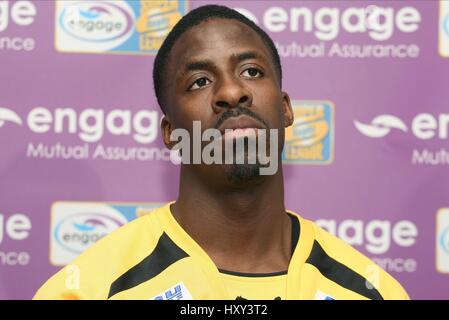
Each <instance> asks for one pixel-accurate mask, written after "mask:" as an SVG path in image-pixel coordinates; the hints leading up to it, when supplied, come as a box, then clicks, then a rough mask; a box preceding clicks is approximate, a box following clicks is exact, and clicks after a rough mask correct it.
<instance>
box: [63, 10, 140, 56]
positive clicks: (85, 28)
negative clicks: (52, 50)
mask: <svg viewBox="0 0 449 320" xmlns="http://www.w3.org/2000/svg"><path fill="white" fill-rule="evenodd" d="M56 11H57V22H56V30H57V36H56V39H57V40H56V45H57V48H58V50H61V51H71V50H73V49H75V48H78V50H80V51H85V50H86V51H100V52H102V51H107V50H110V49H112V48H115V47H118V46H120V45H121V44H123V43H124V42H125V41H126V40H128V39H129V37H130V36H131V34H132V31H133V29H134V20H135V16H134V12H133V10H132V9H131V8H130V7H129V5H128V4H127V3H126V2H123V1H110V2H103V1H102V2H100V1H84V2H81V1H58V2H57V10H56ZM80 45H81V46H80Z"/></svg>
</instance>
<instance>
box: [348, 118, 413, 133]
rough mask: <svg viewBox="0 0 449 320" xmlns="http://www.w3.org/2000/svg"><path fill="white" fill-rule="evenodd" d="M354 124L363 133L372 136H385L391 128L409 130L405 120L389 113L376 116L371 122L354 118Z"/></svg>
mask: <svg viewBox="0 0 449 320" xmlns="http://www.w3.org/2000/svg"><path fill="white" fill-rule="evenodd" d="M354 125H355V127H356V128H357V130H358V131H359V132H360V133H361V134H363V135H365V136H367V137H370V138H382V137H385V136H386V135H387V134H389V133H390V131H391V129H397V130H401V131H404V132H407V126H406V125H405V124H404V122H403V121H402V120H401V119H399V118H398V117H396V116H392V115H389V114H383V115H380V116H377V117H375V118H374V119H373V120H372V121H371V124H364V123H361V122H359V121H357V120H354Z"/></svg>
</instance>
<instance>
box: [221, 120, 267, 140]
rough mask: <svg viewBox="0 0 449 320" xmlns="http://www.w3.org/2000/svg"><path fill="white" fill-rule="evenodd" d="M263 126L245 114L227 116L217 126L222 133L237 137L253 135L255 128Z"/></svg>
mask: <svg viewBox="0 0 449 320" xmlns="http://www.w3.org/2000/svg"><path fill="white" fill-rule="evenodd" d="M263 128H264V126H263V125H262V124H261V123H260V122H259V121H257V120H255V119H254V118H251V117H249V116H247V115H241V116H238V117H233V118H229V119H228V120H226V121H224V122H223V123H222V124H221V126H220V127H219V128H218V129H219V130H220V132H221V134H222V135H225V136H226V137H233V138H237V137H239V136H248V135H255V134H256V129H263Z"/></svg>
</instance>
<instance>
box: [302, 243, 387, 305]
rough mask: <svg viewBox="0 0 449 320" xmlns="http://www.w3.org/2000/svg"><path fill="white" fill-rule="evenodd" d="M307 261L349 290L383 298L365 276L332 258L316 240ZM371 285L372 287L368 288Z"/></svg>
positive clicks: (374, 298) (378, 298) (368, 296)
mask: <svg viewBox="0 0 449 320" xmlns="http://www.w3.org/2000/svg"><path fill="white" fill-rule="evenodd" d="M306 263H309V264H311V265H313V266H315V267H316V268H317V269H318V270H319V271H320V272H321V274H322V275H323V276H325V277H326V278H328V279H329V280H332V281H333V282H335V283H337V284H338V285H340V286H342V287H343V288H346V289H348V290H351V291H354V292H357V293H358V294H360V295H362V296H364V297H367V298H369V299H372V300H383V298H382V296H381V295H380V293H379V291H377V290H376V288H374V286H373V285H372V284H371V283H370V282H369V281H368V280H366V279H365V278H364V277H362V276H361V275H359V274H358V273H356V272H355V271H353V270H351V269H349V268H348V267H347V266H345V265H344V264H342V263H340V262H338V261H337V260H334V259H332V258H331V257H329V256H328V255H327V253H326V252H325V251H324V250H323V248H322V247H321V245H320V244H319V243H318V242H317V241H316V240H315V242H314V243H313V248H312V252H311V253H310V256H309V258H307V261H306ZM368 286H369V287H371V288H372V289H369V288H368Z"/></svg>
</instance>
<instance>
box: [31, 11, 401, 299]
mask: <svg viewBox="0 0 449 320" xmlns="http://www.w3.org/2000/svg"><path fill="white" fill-rule="evenodd" d="M281 82H282V69H281V63H280V59H279V55H278V53H277V51H276V48H275V46H274V44H273V42H272V40H271V39H270V38H269V36H268V35H267V34H266V33H265V32H264V31H262V30H261V29H260V28H259V27H257V25H255V24H254V23H253V22H251V21H250V20H248V19H247V18H245V17H244V16H242V15H241V14H239V13H237V12H236V11H234V10H231V9H228V8H226V7H221V6H203V7H200V8H198V9H196V10H193V11H191V12H190V13H189V14H187V15H186V16H185V17H183V19H181V20H180V22H178V24H177V25H176V26H175V27H174V29H173V30H172V31H171V33H170V34H169V35H168V37H167V39H166V40H165V42H164V43H163V45H162V47H161V49H160V51H159V53H158V56H157V57H156V60H155V66H154V85H155V91H156V96H157V98H158V101H159V104H160V106H161V108H162V110H163V112H164V114H165V117H164V119H163V121H162V124H161V126H162V132H163V138H164V142H165V144H166V145H167V146H168V147H169V148H173V147H174V145H175V143H176V141H174V140H173V139H172V138H173V133H174V132H175V130H176V129H184V132H188V133H189V134H191V135H194V130H195V128H194V122H195V121H199V124H200V125H201V130H202V132H204V131H205V130H207V129H217V130H220V133H221V136H220V137H219V139H218V141H220V145H221V143H223V141H228V142H229V141H231V149H233V150H235V152H236V155H237V153H238V152H239V151H238V150H237V148H236V142H237V140H239V139H247V140H246V141H247V144H249V141H250V140H251V139H250V138H251V137H253V138H254V136H255V135H256V137H259V134H261V133H262V130H260V129H265V130H268V129H270V130H271V131H269V132H270V133H273V132H274V133H275V136H274V138H275V139H274V140H272V139H271V138H273V136H271V137H270V139H268V138H266V141H265V140H264V141H265V142H266V143H268V145H270V148H269V152H268V154H269V157H270V162H272V163H269V164H266V163H265V164H262V163H261V161H259V160H258V161H256V162H255V163H249V162H248V161H247V162H248V163H243V164H236V163H224V164H220V163H213V164H206V163H205V162H204V161H201V162H200V163H198V164H188V163H183V164H182V166H181V179H180V188H179V196H178V199H177V200H176V202H173V203H170V204H167V205H165V206H164V207H162V208H160V209H157V210H155V211H154V212H152V213H150V214H149V215H147V216H144V217H142V218H139V219H136V220H135V221H133V222H131V223H129V224H127V225H126V226H124V227H122V228H120V229H119V230H117V231H116V232H114V233H112V234H111V235H109V236H107V237H105V238H104V239H102V240H100V241H99V242H98V243H96V244H95V245H94V246H92V247H91V248H89V249H88V250H87V251H86V252H84V253H83V254H82V255H81V256H79V257H78V258H77V259H75V261H74V262H73V263H72V264H71V265H69V266H67V267H66V268H64V269H63V270H61V271H60V272H58V273H57V274H56V275H55V276H53V277H52V278H51V279H50V280H49V281H48V282H47V283H46V284H44V286H43V287H42V288H41V289H40V290H39V291H38V292H37V294H36V296H35V298H44V299H46V298H50V299H52V298H66V299H159V300H165V299H180V298H182V299H326V300H330V299H407V298H408V296H407V294H406V292H405V291H404V290H403V289H402V287H401V286H400V285H399V284H398V283H397V282H396V281H395V280H394V279H393V278H392V277H391V276H389V275H388V274H387V273H386V272H385V271H383V270H381V269H380V268H378V267H377V266H376V265H375V264H374V263H373V262H372V261H370V260H369V259H368V258H366V257H365V256H363V255H362V254H361V253H359V252H357V251H356V250H355V249H353V248H351V247H350V246H348V245H347V244H345V243H344V242H342V241H341V240H339V239H337V238H336V237H334V236H332V235H330V234H329V233H327V232H325V231H324V230H322V229H320V228H319V227H317V226H316V225H315V224H314V223H312V222H311V221H308V220H306V219H304V218H302V217H300V216H298V215H296V214H294V213H292V212H289V211H286V209H285V207H284V190H283V176H282V167H281V166H279V167H277V170H276V172H275V173H274V174H268V175H263V174H261V169H263V168H266V167H267V166H268V165H271V164H273V162H278V161H279V162H280V161H281V156H280V152H281V150H282V147H283V143H284V128H286V127H288V126H290V125H292V123H293V112H292V108H291V105H290V100H289V96H288V95H287V93H285V92H282V91H281V87H282V85H281ZM231 129H233V130H231ZM256 129H259V130H256ZM276 133H277V135H276ZM261 137H262V139H265V138H264V136H263V135H261ZM267 137H268V136H267ZM251 141H254V139H253V140H251ZM256 141H257V143H258V145H259V146H260V143H261V141H262V140H260V139H259V140H256ZM276 141H279V143H278V146H277V147H276V148H272V146H273V145H272V144H273V143H275V142H276ZM262 142H263V141H262ZM206 145H207V143H202V144H201V149H202V150H204V148H205V146H206ZM228 146H229V145H228ZM228 149H229V148H228ZM225 150H226V148H225ZM248 150H249V149H245V151H244V158H245V159H246V160H248V158H249V156H250V152H249V151H248ZM182 151H183V152H182V153H181V156H185V155H186V153H189V152H195V150H194V148H193V147H192V148H191V149H189V150H186V149H184V150H182ZM197 151H198V150H197ZM200 151H201V150H200ZM183 153H184V154H183ZM236 155H235V156H236ZM235 156H234V155H233V159H235Z"/></svg>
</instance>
